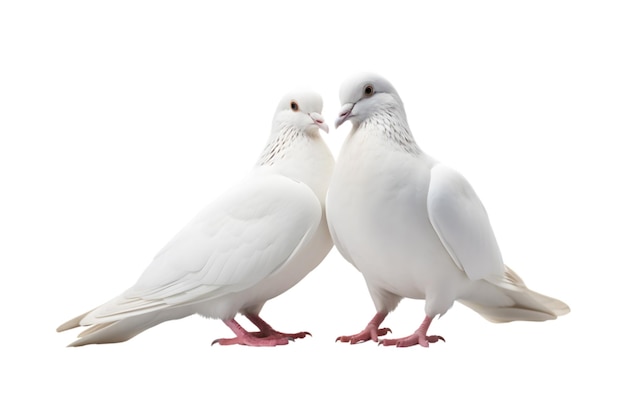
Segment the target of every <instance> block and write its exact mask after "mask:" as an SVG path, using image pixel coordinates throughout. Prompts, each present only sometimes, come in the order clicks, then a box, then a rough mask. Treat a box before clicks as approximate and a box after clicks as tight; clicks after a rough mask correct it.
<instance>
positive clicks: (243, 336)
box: [211, 319, 289, 346]
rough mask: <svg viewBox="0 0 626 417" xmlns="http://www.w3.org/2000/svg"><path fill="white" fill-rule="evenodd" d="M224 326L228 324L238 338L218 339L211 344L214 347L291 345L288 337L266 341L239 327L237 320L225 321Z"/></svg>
mask: <svg viewBox="0 0 626 417" xmlns="http://www.w3.org/2000/svg"><path fill="white" fill-rule="evenodd" d="M224 324H226V325H227V326H228V327H230V329H231V330H232V331H233V332H234V333H235V335H236V336H237V337H234V338H232V339H216V340H214V341H213V343H211V344H212V345H214V344H215V343H219V344H220V345H223V346H225V345H245V346H276V345H286V344H287V343H289V338H287V337H282V338H281V337H276V338H272V339H264V338H260V337H257V336H254V335H253V334H251V333H249V332H248V331H246V329H244V328H243V327H241V326H240V325H239V323H237V322H236V321H235V319H230V320H224Z"/></svg>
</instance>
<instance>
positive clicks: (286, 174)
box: [57, 74, 569, 347]
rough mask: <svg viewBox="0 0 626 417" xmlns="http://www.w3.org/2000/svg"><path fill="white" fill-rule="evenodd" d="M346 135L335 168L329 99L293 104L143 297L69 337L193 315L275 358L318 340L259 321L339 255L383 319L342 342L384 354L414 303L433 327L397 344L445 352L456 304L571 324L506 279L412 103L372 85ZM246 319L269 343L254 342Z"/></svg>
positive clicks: (120, 337)
mask: <svg viewBox="0 0 626 417" xmlns="http://www.w3.org/2000/svg"><path fill="white" fill-rule="evenodd" d="M340 99H341V103H342V108H341V111H340V115H339V117H338V119H337V121H336V123H335V125H336V127H339V126H340V125H341V124H342V123H344V122H345V121H347V120H350V121H351V122H352V124H353V128H352V130H351V132H350V133H349V135H348V137H347V138H346V139H345V142H344V144H343V147H342V149H341V152H340V154H339V157H338V159H337V163H336V164H335V161H334V158H333V155H332V153H331V152H330V150H329V149H328V147H327V146H326V144H325V142H324V141H323V139H322V137H321V136H320V133H319V130H320V129H322V130H324V131H325V132H327V133H328V126H327V125H326V124H325V123H324V119H323V117H322V115H321V112H322V98H321V97H320V96H319V95H318V94H316V93H311V92H297V93H292V94H288V95H286V96H285V97H284V98H283V99H282V100H281V101H280V103H279V104H278V108H277V109H276V113H275V115H274V119H273V123H272V130H271V133H270V137H269V140H268V142H267V145H266V146H265V148H264V150H263V152H262V153H261V156H260V158H259V160H258V162H257V164H256V165H255V166H254V168H253V169H252V171H251V172H250V175H249V176H248V177H247V178H246V179H245V180H244V181H243V182H242V183H240V184H239V185H237V186H235V187H234V188H232V189H231V190H230V191H228V192H227V193H226V194H224V195H222V196H221V197H220V198H219V199H217V200H215V201H214V202H213V203H212V204H211V205H209V206H208V207H206V208H205V209H204V210H203V211H201V212H200V213H199V214H198V215H197V216H196V217H195V218H194V219H193V220H192V221H191V222H190V223H189V224H188V225H187V226H185V227H184V228H183V229H182V230H181V231H180V232H179V233H178V234H177V235H176V236H174V238H173V239H172V240H171V241H170V242H169V243H168V244H167V245H166V246H165V247H164V248H163V249H162V250H161V251H160V252H159V253H158V254H157V255H156V257H155V258H154V260H153V261H152V263H151V264H150V265H148V267H147V269H146V270H145V271H144V273H143V274H142V275H141V277H140V278H139V280H138V281H137V282H136V283H135V285H133V286H132V287H131V288H129V289H128V290H126V291H125V292H123V293H122V294H121V295H119V296H118V297H116V298H113V299H112V300H110V301H108V302H107V303H105V304H102V305H101V306H99V307H96V308H95V309H93V310H91V311H89V312H87V313H85V314H82V315H80V316H78V317H76V318H74V319H72V320H70V321H68V322H66V323H65V324H63V325H61V326H60V327H59V328H58V329H57V330H58V331H64V330H68V329H71V328H74V327H78V326H87V328H86V330H84V331H83V332H82V333H81V334H80V335H79V336H78V338H77V340H76V341H74V342H73V343H72V344H71V345H70V346H82V345H87V344H94V343H115V342H123V341H126V340H128V339H130V338H132V337H133V336H135V335H137V334H139V333H141V332H143V331H144V330H146V329H149V328H150V327H153V326H155V325H157V324H159V323H162V322H164V321H167V320H173V319H179V318H183V317H186V316H189V315H192V314H200V315H202V316H205V317H209V318H216V319H221V320H223V322H224V323H225V324H226V325H227V326H228V327H229V328H230V329H231V330H232V331H233V332H234V334H235V337H234V338H222V339H217V340H216V341H215V342H214V343H219V344H221V345H232V344H240V345H248V346H276V345H284V344H287V343H289V341H291V340H294V339H297V338H303V337H305V336H306V335H307V334H308V333H307V332H300V333H282V332H279V331H276V330H274V329H273V328H272V327H271V326H270V325H269V324H268V323H266V322H265V321H264V320H263V319H261V317H260V316H259V313H260V311H261V309H262V308H263V305H264V304H265V302H266V301H268V300H270V299H272V298H274V297H276V296H278V295H280V294H282V293H284V292H285V291H287V290H288V289H290V288H291V287H293V286H294V285H296V284H297V283H298V282H299V281H300V280H301V279H302V278H304V277H305V276H306V275H307V274H308V273H309V272H311V271H312V270H313V269H314V268H315V267H317V265H319V264H320V263H321V262H322V260H323V259H324V258H325V257H326V255H327V254H328V252H329V251H330V250H331V248H332V246H333V244H334V245H335V246H336V247H337V249H338V250H339V252H340V253H341V255H343V257H344V258H345V259H346V260H347V261H348V262H350V263H351V264H352V265H354V266H355V267H356V268H357V269H358V270H359V271H360V272H361V273H362V274H363V277H364V278H365V282H366V284H367V287H368V289H369V292H370V295H371V298H372V300H373V302H374V306H375V308H376V314H375V315H374V317H373V318H372V320H371V321H370V322H369V323H368V324H367V325H366V327H365V328H364V330H363V331H361V332H359V333H356V334H354V335H351V336H341V337H339V338H337V340H339V341H341V342H349V343H359V342H364V341H368V340H373V341H375V342H378V337H379V336H384V335H386V334H387V333H388V332H389V329H388V328H382V327H380V326H381V324H382V322H383V320H384V319H385V317H386V316H387V314H388V313H389V312H390V311H393V310H394V309H395V308H396V306H397V305H398V303H399V302H400V300H401V299H402V298H405V297H408V298H413V299H423V300H425V313H426V316H425V318H424V320H423V322H422V323H421V325H420V326H419V328H418V329H417V330H416V331H415V332H414V333H413V334H411V335H409V336H407V337H403V338H399V339H381V341H380V344H383V345H391V346H399V347H405V346H412V345H421V346H425V347H427V346H428V345H429V343H434V342H437V341H439V340H443V338H442V337H441V336H436V335H429V334H427V332H428V328H429V326H430V324H431V321H432V320H433V318H435V317H436V316H438V315H442V314H444V313H445V312H446V311H448V309H449V308H450V307H452V304H453V303H454V301H455V300H458V301H459V302H461V303H462V304H464V305H466V306H468V307H470V308H471V309H473V310H475V311H476V312H478V313H479V314H481V315H482V316H483V317H485V318H486V319H487V320H490V321H493V322H509V321H514V320H528V321H544V320H550V319H555V318H556V317H557V316H560V315H563V314H566V313H567V312H569V307H568V306H567V305H566V304H564V303H563V302H561V301H559V300H557V299H554V298H551V297H548V296H545V295H542V294H539V293H537V292H534V291H531V290H530V289H528V288H527V287H526V285H525V284H524V282H523V281H522V279H521V278H520V277H519V276H518V275H517V274H516V273H515V272H513V271H512V270H511V269H510V268H508V267H507V266H506V265H505V264H504V262H503V260H502V255H501V253H500V249H499V247H498V244H497V241H496V238H495V236H494V234H493V231H492V228H491V225H490V223H489V219H488V217H487V213H486V211H485V209H484V207H483V205H482V204H481V202H480V200H479V198H478V196H477V195H476V193H475V192H474V190H473V189H472V187H471V185H470V184H469V183H468V182H467V180H466V179H465V178H464V177H463V176H462V175H460V174H459V173H458V172H456V171H454V170H452V169H450V168H448V167H446V166H445V165H443V164H441V163H439V162H437V161H436V160H435V159H433V158H432V157H430V156H429V155H427V154H425V153H424V152H423V151H422V150H421V149H420V148H419V147H418V145H417V143H416V142H415V140H414V138H413V135H412V134H411V130H410V128H409V125H408V122H407V117H406V113H405V111H404V106H403V104H402V100H401V99H400V96H399V95H398V93H397V92H396V90H395V88H394V87H393V86H392V85H391V83H389V81H387V80H386V79H384V78H382V77H380V76H378V75H374V74H361V75H358V76H355V77H353V78H350V79H349V80H347V81H346V82H344V84H343V85H342V86H341V89H340ZM238 313H239V314H242V315H244V316H245V317H247V318H248V319H249V320H250V321H251V323H252V324H254V325H255V326H256V327H258V329H259V330H258V331H255V332H248V331H247V330H245V329H244V328H243V327H242V326H241V325H240V324H239V323H238V322H237V321H235V316H236V315H237V314H238Z"/></svg>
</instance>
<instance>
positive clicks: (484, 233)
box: [427, 164, 504, 281]
mask: <svg viewBox="0 0 626 417" xmlns="http://www.w3.org/2000/svg"><path fill="white" fill-rule="evenodd" d="M427 208H428V217H429V219H430V222H431V224H432V225H433V228H434V229H435V231H436V232H437V235H438V236H439V239H440V240H441V243H443V245H444V247H445V248H446V250H447V251H448V253H449V254H450V256H451V257H452V259H453V260H454V262H455V263H456V265H457V266H458V267H459V269H461V270H463V271H465V273H466V274H467V276H468V277H469V278H470V279H471V280H478V279H486V280H490V281H491V280H498V278H501V277H503V276H504V263H503V261H502V255H501V254H500V249H499V247H498V243H497V241H496V238H495V236H494V233H493V230H492V228H491V224H490V223H489V218H488V216H487V212H486V211H485V208H484V207H483V205H482V203H481V202H480V200H479V198H478V196H477V195H476V192H475V191H474V189H473V188H472V186H471V185H470V184H469V182H468V181H467V180H466V179H465V178H464V177H463V176H462V175H461V174H459V173H458V172H456V171H454V170H452V169H450V168H448V167H446V166H444V165H442V164H437V165H435V166H434V167H433V168H432V170H431V177H430V187H429V190H428V200H427Z"/></svg>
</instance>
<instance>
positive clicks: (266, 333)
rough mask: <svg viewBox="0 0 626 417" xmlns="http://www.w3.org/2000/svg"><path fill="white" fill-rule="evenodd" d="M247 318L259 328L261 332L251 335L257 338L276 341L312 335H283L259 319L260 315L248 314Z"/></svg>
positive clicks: (300, 333)
mask: <svg viewBox="0 0 626 417" xmlns="http://www.w3.org/2000/svg"><path fill="white" fill-rule="evenodd" d="M246 317H247V318H248V320H250V321H251V322H252V324H254V325H255V326H256V327H258V328H259V330H260V331H259V332H253V333H251V334H253V335H255V336H257V337H262V338H266V339H267V338H269V339H275V338H279V339H280V338H287V339H292V340H293V339H303V338H305V337H306V336H307V335H308V336H311V333H309V332H298V333H283V332H279V331H276V330H274V329H273V328H272V326H270V325H269V324H267V322H266V321H265V320H263V319H262V318H261V317H259V315H258V314H246Z"/></svg>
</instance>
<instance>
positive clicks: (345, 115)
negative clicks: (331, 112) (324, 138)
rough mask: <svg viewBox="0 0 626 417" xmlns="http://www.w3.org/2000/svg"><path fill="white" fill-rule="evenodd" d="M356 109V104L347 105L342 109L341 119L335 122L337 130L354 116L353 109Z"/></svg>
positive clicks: (338, 118) (340, 112)
mask: <svg viewBox="0 0 626 417" xmlns="http://www.w3.org/2000/svg"><path fill="white" fill-rule="evenodd" d="M353 108H354V103H346V104H344V105H343V106H342V107H341V110H340V111H339V117H337V120H335V129H337V128H338V127H339V126H341V125H342V124H343V122H345V121H346V120H348V119H349V118H350V117H351V116H352V109H353Z"/></svg>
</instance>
